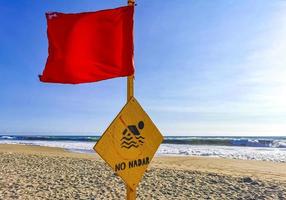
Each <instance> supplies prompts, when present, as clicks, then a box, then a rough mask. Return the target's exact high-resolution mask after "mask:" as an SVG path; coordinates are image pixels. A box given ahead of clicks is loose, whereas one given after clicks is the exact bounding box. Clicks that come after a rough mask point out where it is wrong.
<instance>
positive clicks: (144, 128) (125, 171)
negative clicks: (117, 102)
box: [94, 97, 163, 189]
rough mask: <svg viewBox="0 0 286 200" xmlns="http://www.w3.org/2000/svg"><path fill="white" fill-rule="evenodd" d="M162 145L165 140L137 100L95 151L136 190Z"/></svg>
mask: <svg viewBox="0 0 286 200" xmlns="http://www.w3.org/2000/svg"><path fill="white" fill-rule="evenodd" d="M162 141H163V136H162V135H161V133H160V132H159V130H158V129H157V127H156V126H155V124H154V123H153V122H152V120H151V119H150V118H149V116H148V115H147V113H146V112H145V111H144V110H143V108H142V107H141V106H140V104H139V103H138V102H137V100H136V99H135V98H134V97H133V98H132V99H131V100H130V101H129V102H128V103H127V104H126V105H125V106H124V107H123V109H122V110H121V111H120V113H119V114H118V115H117V116H116V118H115V119H114V120H113V122H112V123H111V124H110V126H109V127H108V128H107V130H106V131H105V132H104V134H103V135H102V137H101V138H100V140H99V141H98V142H97V143H96V145H95V146H94V150H95V151H96V152H97V153H98V154H99V155H100V156H101V157H102V159H103V160H105V161H106V162H107V163H108V164H109V166H110V167H111V168H112V169H113V170H114V171H115V172H116V173H117V174H118V175H119V176H120V177H121V178H122V179H123V181H124V182H125V183H126V184H127V185H128V186H129V187H130V188H132V189H134V188H136V186H137V184H138V183H139V181H140V180H141V178H142V176H143V174H144V172H145V170H146V169H147V166H148V165H149V163H150V162H151V160H152V158H153V156H154V154H155V152H156V151H157V149H158V147H159V145H160V144H161V142H162Z"/></svg>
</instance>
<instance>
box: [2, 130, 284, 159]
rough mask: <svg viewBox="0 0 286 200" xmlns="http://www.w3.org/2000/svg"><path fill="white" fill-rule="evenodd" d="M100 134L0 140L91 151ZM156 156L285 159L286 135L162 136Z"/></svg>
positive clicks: (77, 150)
mask: <svg viewBox="0 0 286 200" xmlns="http://www.w3.org/2000/svg"><path fill="white" fill-rule="evenodd" d="M99 138H100V136H46V135H45V136H44V135H39V136H34V135H33V136H26V135H25V136H24V135H0V144H23V145H39V146H48V147H59V148H64V149H66V150H68V151H72V152H79V153H94V151H93V149H92V148H93V146H94V144H95V143H96V141H97V140H98V139H99ZM156 155H157V156H170V155H176V156H207V157H220V158H232V159H244V160H264V161H272V162H284V163H285V162H286V137H225V136H221V137H209V136H204V137H203V136H198V137H196V136H165V137H164V142H163V143H162V144H161V146H160V147H159V149H158V151H157V153H156Z"/></svg>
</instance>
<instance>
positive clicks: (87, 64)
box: [40, 6, 134, 84]
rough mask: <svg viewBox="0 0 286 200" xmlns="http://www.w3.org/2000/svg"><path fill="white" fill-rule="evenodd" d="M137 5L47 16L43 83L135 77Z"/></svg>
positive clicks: (41, 78) (49, 14) (84, 81)
mask: <svg viewBox="0 0 286 200" xmlns="http://www.w3.org/2000/svg"><path fill="white" fill-rule="evenodd" d="M133 13H134V7H133V6H125V7H120V8H116V9H110V10H102V11H97V12H87V13H77V14H64V13H58V12H53V13H47V14H46V18H47V23H48V30H47V33H48V40H49V56H48V59H47V62H46V67H45V69H44V71H43V75H40V80H41V81H42V82H51V83H70V84H77V83H88V82H95V81H100V80H105V79H110V78H115V77H123V76H129V75H132V74H134V62H133V53H134V48H133Z"/></svg>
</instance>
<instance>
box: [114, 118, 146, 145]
mask: <svg viewBox="0 0 286 200" xmlns="http://www.w3.org/2000/svg"><path fill="white" fill-rule="evenodd" d="M119 119H120V121H121V122H122V123H123V124H124V126H125V127H126V128H125V129H124V130H123V132H122V138H121V140H120V141H121V148H126V149H130V148H132V147H134V148H138V147H139V146H141V145H143V144H144V139H145V138H144V137H143V136H142V135H141V133H140V130H143V128H144V122H143V121H139V122H138V124H137V125H126V123H125V122H124V120H123V119H122V118H121V116H120V117H119Z"/></svg>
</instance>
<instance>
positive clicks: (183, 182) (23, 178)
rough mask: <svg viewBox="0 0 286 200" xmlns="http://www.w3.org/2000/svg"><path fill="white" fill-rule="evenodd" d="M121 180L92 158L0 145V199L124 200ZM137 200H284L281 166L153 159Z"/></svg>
mask: <svg viewBox="0 0 286 200" xmlns="http://www.w3.org/2000/svg"><path fill="white" fill-rule="evenodd" d="M125 192H126V191H125V186H124V184H123V182H122V181H121V179H120V178H119V177H117V176H116V175H115V174H114V173H113V172H112V170H111V169H110V168H109V167H108V166H107V165H106V164H105V163H104V162H103V161H102V160H101V159H100V158H99V157H98V156H97V155H96V154H78V153H71V152H67V151H65V150H63V149H60V148H49V147H38V146H24V145H0V199H1V200H2V199H3V200H6V199H125ZM137 193H138V195H137V199H286V164H285V163H273V162H264V161H245V160H231V159H220V158H205V157H156V158H155V159H154V160H153V161H152V162H151V165H150V167H149V169H148V171H147V172H146V173H145V175H144V177H143V179H142V181H141V183H140V185H139V187H138V192H137Z"/></svg>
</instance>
